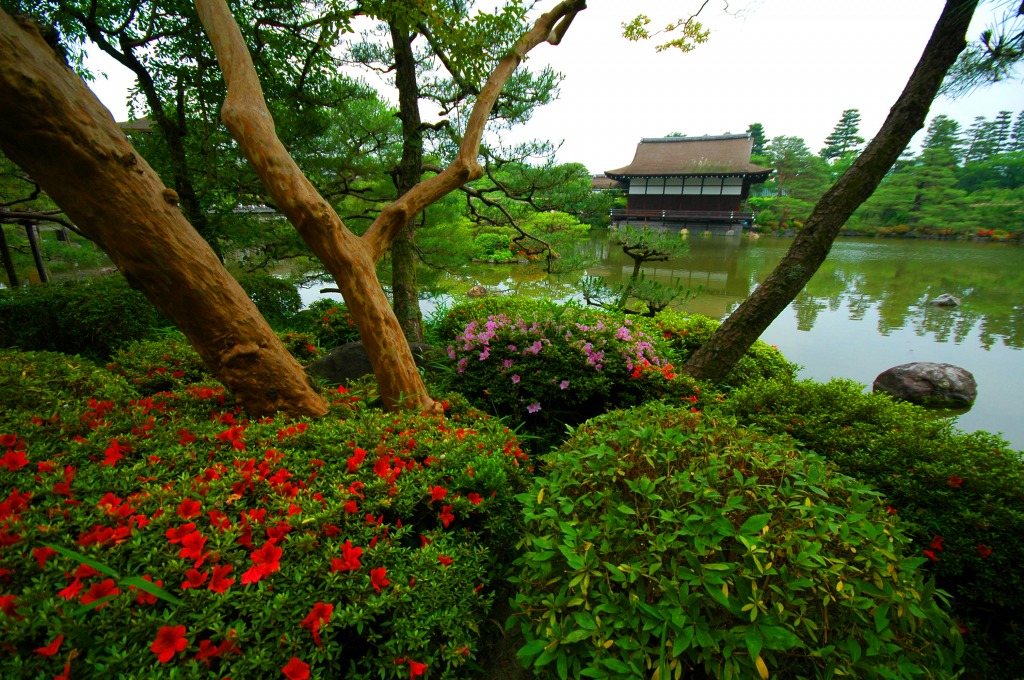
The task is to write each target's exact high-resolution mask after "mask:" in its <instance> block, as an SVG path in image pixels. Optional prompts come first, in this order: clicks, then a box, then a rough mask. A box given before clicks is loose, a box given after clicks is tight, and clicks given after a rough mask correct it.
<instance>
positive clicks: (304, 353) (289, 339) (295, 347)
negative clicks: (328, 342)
mask: <svg viewBox="0 0 1024 680" xmlns="http://www.w3.org/2000/svg"><path fill="white" fill-rule="evenodd" d="M277 337H279V338H280V339H281V343H282V344H284V346H285V349H287V350H288V352H289V353H290V354H291V355H292V356H293V357H295V359H296V361H298V362H299V363H300V364H302V365H303V366H305V365H306V364H308V363H309V362H310V361H313V360H314V359H318V358H320V357H321V356H323V350H321V349H320V348H319V347H317V345H316V343H317V342H318V340H317V338H316V336H315V335H313V334H312V333H300V332H298V331H287V332H284V333H278V334H277Z"/></svg>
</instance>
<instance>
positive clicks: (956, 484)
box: [946, 475, 964, 489]
mask: <svg viewBox="0 0 1024 680" xmlns="http://www.w3.org/2000/svg"><path fill="white" fill-rule="evenodd" d="M963 483H964V480H962V479H960V478H959V477H957V476H956V475H950V476H949V479H947V480H946V484H948V485H950V486H951V487H953V488H954V489H958V488H960V485H961V484H963Z"/></svg>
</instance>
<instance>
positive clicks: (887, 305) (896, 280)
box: [304, 231, 1024, 449]
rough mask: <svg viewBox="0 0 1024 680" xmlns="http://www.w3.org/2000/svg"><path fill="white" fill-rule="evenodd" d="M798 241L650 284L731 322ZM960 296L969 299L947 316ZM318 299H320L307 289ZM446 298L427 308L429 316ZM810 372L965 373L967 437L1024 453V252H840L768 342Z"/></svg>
mask: <svg viewBox="0 0 1024 680" xmlns="http://www.w3.org/2000/svg"><path fill="white" fill-rule="evenodd" d="M790 243H791V240H790V239H780V238H762V239H750V238H742V237H727V236H714V237H702V236H691V237H690V239H689V244H690V248H689V252H688V253H687V254H686V255H684V256H683V257H679V258H676V259H673V260H670V261H667V262H659V263H652V264H651V265H650V266H649V267H647V268H646V269H645V273H646V275H647V277H649V278H651V277H653V278H655V279H657V280H658V281H660V282H662V283H666V284H671V285H681V286H685V287H690V288H697V287H698V286H699V287H700V288H701V292H700V294H699V295H698V296H697V297H696V298H695V299H693V300H691V301H689V302H687V303H686V304H685V305H684V306H683V307H682V308H683V309H684V311H688V312H692V313H700V314H705V315H707V316H710V317H713V318H716V319H723V318H725V317H726V316H728V314H729V313H730V312H732V311H733V310H734V309H735V308H736V307H737V306H738V305H739V304H740V302H742V301H743V300H744V299H745V298H746V297H747V296H748V295H749V294H750V292H751V290H753V288H754V287H755V286H757V285H758V283H760V282H761V281H762V280H763V279H764V278H765V277H766V276H767V275H768V274H769V273H770V272H771V270H772V268H774V266H775V265H776V264H777V263H778V261H779V259H781V257H782V256H783V254H784V253H785V251H786V249H787V248H788V247H789V245H790ZM584 247H585V249H586V250H587V251H588V252H589V254H590V255H592V256H593V257H594V258H595V259H596V260H599V261H600V264H599V265H598V266H595V267H592V268H590V270H589V271H588V273H590V274H600V275H603V276H606V277H608V278H609V279H610V280H612V281H615V280H619V279H621V278H622V277H624V276H628V275H629V273H630V272H631V271H632V260H630V259H629V258H628V257H626V256H625V255H624V254H623V253H622V252H621V250H618V249H617V248H616V247H615V246H614V245H609V241H608V238H607V233H605V232H602V231H598V232H595V233H594V234H592V236H591V238H590V239H589V241H588V242H586V244H585V246H584ZM577 279H578V275H577V276H561V277H558V276H550V275H547V274H545V273H544V272H543V271H541V270H540V269H539V268H537V267H535V266H533V265H474V266H472V267H467V268H465V269H464V270H462V271H460V272H459V275H458V276H455V277H447V278H443V279H437V280H434V281H431V282H428V283H429V285H428V286H427V287H429V288H430V289H432V290H433V291H434V292H435V293H438V294H441V298H440V299H446V298H449V296H452V295H454V296H461V295H463V294H464V293H465V292H466V290H468V289H469V287H471V286H473V285H475V284H477V283H481V284H483V285H485V286H487V287H489V288H491V289H498V290H502V291H506V292H508V293H510V294H521V295H550V296H552V297H556V298H565V297H569V296H571V295H572V292H573V286H574V283H575V281H576V280H577ZM942 293H950V294H952V295H954V296H956V297H958V298H960V299H961V300H962V301H963V304H962V305H961V306H959V307H956V308H938V307H934V306H932V305H929V304H927V300H928V299H930V298H934V297H936V296H938V295H941V294H942ZM304 297H305V298H306V299H307V300H311V299H314V298H316V297H319V294H318V292H317V291H315V290H307V291H304ZM436 300H437V298H434V299H432V300H425V301H424V302H423V309H424V313H429V312H430V311H431V309H432V308H433V307H434V305H435V304H436ZM761 339H762V340H764V341H765V342H768V343H769V344H772V345H776V346H777V347H778V348H779V349H780V350H781V351H782V352H783V353H784V354H785V355H786V357H787V358H789V359H790V360H791V361H794V362H796V363H798V364H800V365H801V366H802V367H803V368H802V369H801V372H800V376H801V377H804V378H812V379H814V380H821V381H825V380H828V379H830V378H833V377H837V378H852V379H853V380H856V381H858V382H860V383H863V384H864V385H865V386H867V387H866V389H869V388H870V385H871V383H873V382H874V379H875V377H876V376H877V375H878V374H879V373H881V372H882V371H884V370H885V369H887V368H890V367H892V366H896V365H899V364H904V363H909V362H912V361H935V362H941V363H950V364H955V365H957V366H961V367H963V368H965V369H967V370H968V371H970V372H971V373H972V374H973V375H974V377H975V379H976V380H977V382H978V400H977V402H976V403H975V405H974V408H972V409H971V410H970V411H969V412H967V413H965V414H962V415H960V416H959V417H958V419H957V421H956V422H957V426H958V427H959V428H960V429H962V430H966V431H974V430H977V429H983V430H988V431H990V432H1001V433H1002V434H1003V436H1004V437H1006V438H1007V439H1008V440H1009V441H1010V443H1011V444H1012V445H1013V446H1014V448H1017V449H1024V248H1021V247H1018V246H1012V245H1005V244H998V243H965V242H952V241H912V240H874V239H869V240H862V239H842V240H839V241H837V242H836V244H835V245H834V247H833V248H832V252H831V253H830V255H829V257H828V259H827V260H826V261H825V263H824V264H823V265H822V267H821V269H820V270H819V271H818V272H817V273H816V274H815V276H814V278H813V279H812V280H811V281H810V283H809V284H808V285H807V287H806V288H805V289H804V291H803V292H802V293H801V294H800V296H799V297H798V298H797V299H796V300H795V301H794V302H793V303H792V304H791V305H790V306H789V307H788V308H787V309H786V310H785V311H784V312H783V313H782V314H781V315H780V316H779V318H777V319H776V320H775V322H774V323H773V324H772V325H771V326H770V327H769V328H768V330H767V331H765V333H764V334H763V335H762V336H761Z"/></svg>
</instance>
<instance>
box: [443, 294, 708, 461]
mask: <svg viewBox="0 0 1024 680" xmlns="http://www.w3.org/2000/svg"><path fill="white" fill-rule="evenodd" d="M539 310H542V311H543V314H540V313H532V314H531V313H530V310H529V309H526V310H523V313H520V314H517V315H515V316H513V315H510V314H503V313H498V314H490V315H488V316H486V317H483V318H478V319H473V320H471V321H469V322H468V323H467V324H466V325H465V326H464V328H463V329H462V331H461V332H460V333H459V334H458V335H456V336H455V337H454V338H452V339H451V342H450V344H449V345H448V346H447V348H446V351H447V356H448V359H449V360H450V361H451V367H452V369H453V371H452V372H451V373H450V377H449V380H450V381H451V382H450V385H449V387H451V388H452V389H457V390H459V391H460V392H461V393H462V394H464V395H465V396H466V397H467V398H468V399H469V400H470V402H471V403H473V404H474V405H475V406H477V407H478V408H481V409H483V410H486V411H489V412H491V413H494V414H496V415H500V416H507V417H508V418H510V419H511V422H512V423H516V424H522V426H523V428H524V430H523V431H524V432H525V433H527V434H529V435H532V436H534V437H536V438H538V441H536V442H535V443H534V448H535V450H536V451H541V450H544V449H545V448H547V447H548V446H550V445H553V444H556V443H557V442H558V440H559V439H560V438H561V437H562V436H563V435H564V433H565V427H566V425H577V424H579V423H581V422H583V421H584V420H586V419H588V418H590V417H592V416H595V415H597V414H600V413H603V412H605V411H607V410H609V409H611V408H618V407H623V406H631V405H635V404H640V403H644V402H646V401H649V400H651V399H661V398H665V399H670V400H673V401H675V402H676V403H687V404H689V403H692V402H694V401H696V398H695V395H696V393H697V387H696V385H695V383H694V382H693V381H692V380H690V379H688V378H686V377H683V376H679V375H678V374H677V372H676V371H675V369H674V367H673V366H672V362H671V361H670V359H669V358H668V352H667V349H668V348H667V347H666V345H665V344H664V342H663V341H662V340H661V339H660V338H658V337H657V336H656V335H653V334H651V333H649V332H648V331H647V330H646V329H645V328H644V327H642V326H640V325H638V324H635V323H634V322H633V321H632V320H631V319H629V318H627V317H624V316H620V315H615V314H610V313H607V312H598V311H594V310H586V309H581V308H579V307H573V306H568V307H560V306H552V305H551V304H550V303H542V306H540V307H539ZM459 312H460V310H459V308H455V309H453V310H452V311H451V312H450V314H459Z"/></svg>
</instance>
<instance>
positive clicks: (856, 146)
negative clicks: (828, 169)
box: [818, 109, 864, 160]
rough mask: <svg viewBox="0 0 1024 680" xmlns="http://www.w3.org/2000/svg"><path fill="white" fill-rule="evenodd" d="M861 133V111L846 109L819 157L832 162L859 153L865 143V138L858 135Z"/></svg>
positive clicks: (826, 139) (827, 138)
mask: <svg viewBox="0 0 1024 680" xmlns="http://www.w3.org/2000/svg"><path fill="white" fill-rule="evenodd" d="M859 131H860V111H859V110H858V109H846V110H845V111H843V116H842V118H840V119H839V122H838V123H836V126H835V128H834V129H833V130H832V134H830V135H829V136H828V137H826V138H825V147H824V148H823V149H822V150H821V151H819V152H818V155H819V156H821V157H822V158H824V159H825V160H831V159H833V158H839V157H840V156H845V155H846V154H848V153H853V152H856V151H859V150H860V145H861V144H863V143H864V138H863V137H861V136H860V135H858V134H857V133H858V132H859Z"/></svg>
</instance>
